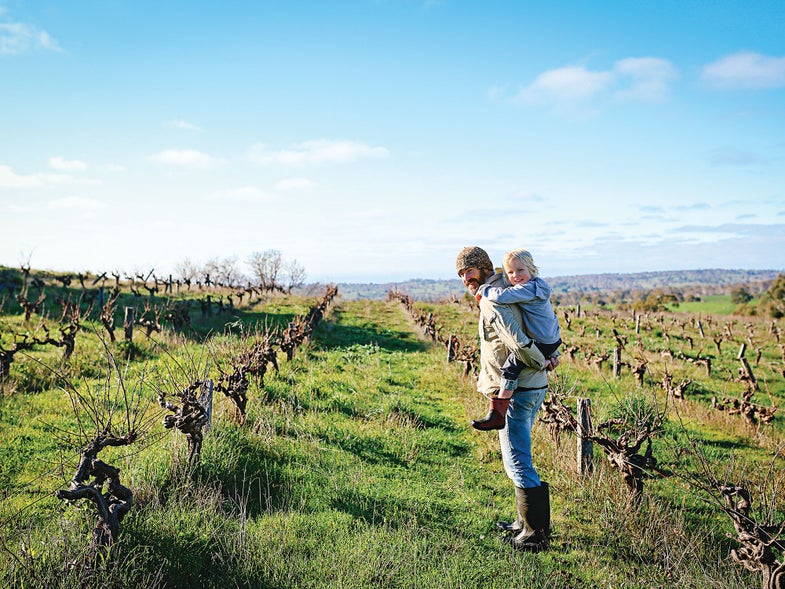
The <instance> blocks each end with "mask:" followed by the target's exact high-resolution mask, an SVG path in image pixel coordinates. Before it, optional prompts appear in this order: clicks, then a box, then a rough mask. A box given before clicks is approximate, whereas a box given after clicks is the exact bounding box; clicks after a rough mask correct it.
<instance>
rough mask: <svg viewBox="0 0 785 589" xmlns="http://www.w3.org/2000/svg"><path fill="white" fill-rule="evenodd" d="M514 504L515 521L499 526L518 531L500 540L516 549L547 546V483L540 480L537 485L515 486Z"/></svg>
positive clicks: (548, 498) (548, 526) (549, 511)
mask: <svg viewBox="0 0 785 589" xmlns="http://www.w3.org/2000/svg"><path fill="white" fill-rule="evenodd" d="M515 506H516V508H517V511H518V519H517V521H515V522H513V523H511V524H507V525H506V526H503V525H502V524H506V522H499V524H498V525H499V527H501V528H502V529H505V530H507V531H510V532H516V531H517V532H518V533H517V534H515V535H514V536H506V537H504V538H502V540H503V541H504V542H506V543H508V544H510V545H511V546H512V547H513V548H515V549H516V550H524V551H526V552H539V551H540V550H545V549H546V548H547V547H548V539H549V536H550V533H551V500H550V492H549V488H548V483H546V482H542V483H541V484H540V486H539V487H532V488H529V489H521V488H520V487H515Z"/></svg>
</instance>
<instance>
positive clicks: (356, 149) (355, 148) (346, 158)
mask: <svg viewBox="0 0 785 589" xmlns="http://www.w3.org/2000/svg"><path fill="white" fill-rule="evenodd" d="M389 155H390V152H389V151H388V150H387V149H386V148H384V147H372V146H370V145H365V144H363V143H357V142H355V141H329V140H326V139H315V140H312V141H305V142H303V143H300V144H298V145H295V146H294V147H292V148H290V149H282V150H277V151H275V150H270V149H268V148H267V146H266V145H264V144H262V143H257V144H256V145H253V146H252V147H251V150H250V152H249V155H248V157H249V159H250V160H251V161H252V162H254V163H257V164H264V165H268V164H282V165H293V166H297V165H307V164H339V163H341V164H342V163H350V162H354V161H356V160H358V159H361V158H368V157H387V156H389Z"/></svg>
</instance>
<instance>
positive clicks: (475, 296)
mask: <svg viewBox="0 0 785 589" xmlns="http://www.w3.org/2000/svg"><path fill="white" fill-rule="evenodd" d="M474 298H475V299H477V300H478V301H479V300H480V299H481V298H482V294H480V293H479V292H478V293H477V294H476V295H474Z"/></svg>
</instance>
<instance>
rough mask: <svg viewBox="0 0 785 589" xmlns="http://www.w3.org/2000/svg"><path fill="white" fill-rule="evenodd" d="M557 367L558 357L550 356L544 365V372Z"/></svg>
mask: <svg viewBox="0 0 785 589" xmlns="http://www.w3.org/2000/svg"><path fill="white" fill-rule="evenodd" d="M558 365H559V357H558V356H551V357H550V358H548V361H547V362H546V363H545V370H548V371H550V370H553V369H554V368H556V367H557V366H558Z"/></svg>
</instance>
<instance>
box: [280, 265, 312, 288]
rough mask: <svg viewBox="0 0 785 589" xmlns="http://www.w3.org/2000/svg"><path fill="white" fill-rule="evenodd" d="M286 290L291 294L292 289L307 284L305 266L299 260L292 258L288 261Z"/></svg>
mask: <svg viewBox="0 0 785 589" xmlns="http://www.w3.org/2000/svg"><path fill="white" fill-rule="evenodd" d="M285 271H286V277H287V284H286V292H287V293H289V294H291V293H292V290H293V289H295V288H299V287H301V286H302V285H303V284H305V278H306V276H307V275H306V273H305V266H302V265H301V264H300V263H299V262H298V261H297V260H292V261H291V262H287V263H286V268H285Z"/></svg>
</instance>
